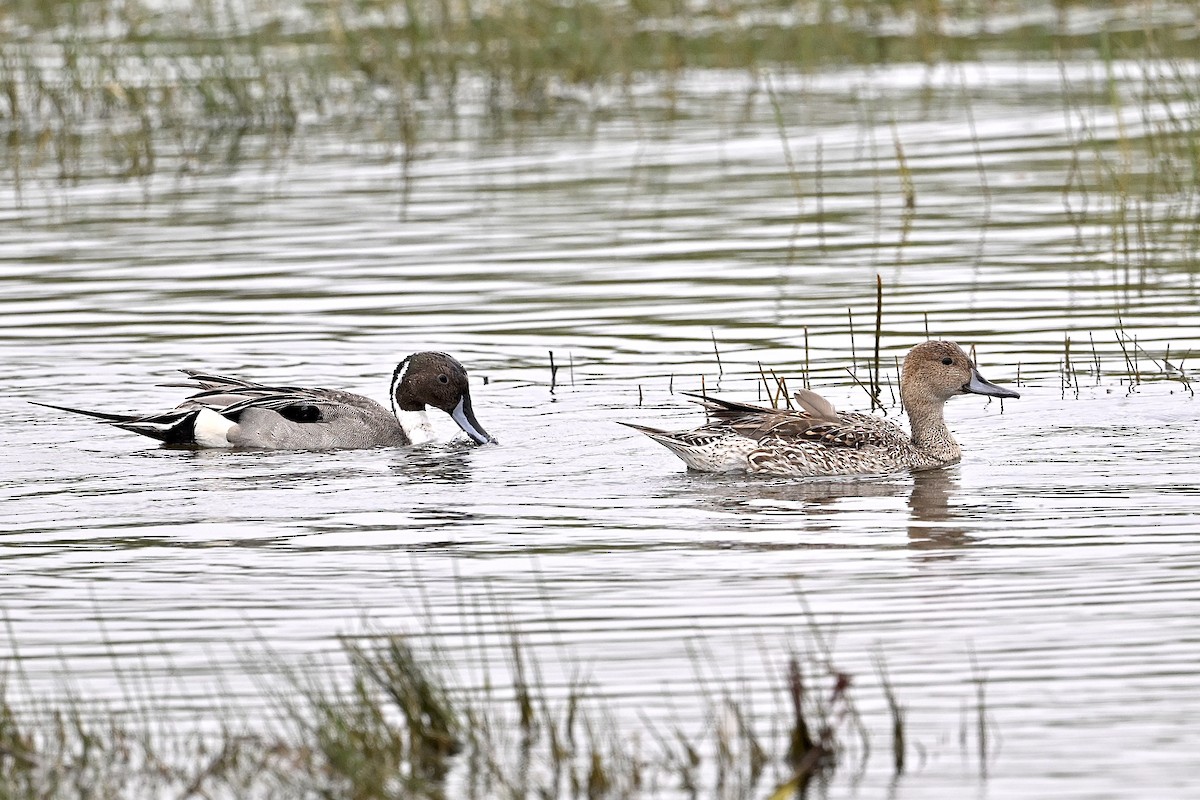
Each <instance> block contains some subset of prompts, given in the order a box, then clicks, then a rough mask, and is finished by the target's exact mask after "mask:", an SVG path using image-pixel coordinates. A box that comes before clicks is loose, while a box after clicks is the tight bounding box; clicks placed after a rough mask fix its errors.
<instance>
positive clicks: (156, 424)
mask: <svg viewBox="0 0 1200 800" xmlns="http://www.w3.org/2000/svg"><path fill="white" fill-rule="evenodd" d="M30 402H31V403H33V405H35V406H42V407H43V408H53V409H55V410H56V411H67V412H70V413H72V414H81V415H82V416H85V417H92V418H93V419H99V420H103V421H104V422H108V423H111V424H112V425H114V426H116V427H118V428H122V429H124V430H127V431H133V432H134V433H140V434H141V435H142V436H149V437H150V438H151V439H157V440H158V441H160V442H163V443H165V444H195V441H196V439H195V423H196V415H197V414H198V413H199V409H192V410H189V411H178V412H176V411H168V412H167V413H165V414H157V415H153V416H149V417H138V416H133V415H131V414H109V413H107V412H104V411H87V410H85V409H82V408H71V407H70V406H57V405H54V404H53V403H36V402H33V401H32V400H31V401H30Z"/></svg>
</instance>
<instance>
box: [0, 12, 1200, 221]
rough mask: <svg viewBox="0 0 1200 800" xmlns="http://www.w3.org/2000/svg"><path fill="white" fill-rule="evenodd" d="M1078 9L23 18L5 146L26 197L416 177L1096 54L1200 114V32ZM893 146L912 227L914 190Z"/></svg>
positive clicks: (5, 66) (6, 43) (1179, 143)
mask: <svg viewBox="0 0 1200 800" xmlns="http://www.w3.org/2000/svg"><path fill="white" fill-rule="evenodd" d="M1168 5H1170V4H1168ZM1178 5H1179V6H1180V8H1186V4H1184V3H1179V4H1178ZM1130 8H1131V9H1132V8H1133V5H1130ZM1074 10H1075V8H1074V6H1073V5H1072V4H1070V3H1064V4H1061V5H1060V6H1059V11H1060V14H1059V17H1058V19H1056V20H1055V21H1054V22H1053V23H1052V24H1050V25H1048V26H1047V25H1046V24H1045V23H1043V22H1041V21H1039V20H1035V19H1033V18H1029V19H1027V18H1026V17H1025V16H1023V15H1022V4H1020V3H1017V2H1015V0H1010V1H1009V2H1004V1H1002V2H996V3H988V4H979V3H974V2H966V1H965V0H963V1H962V2H940V3H934V4H931V3H929V2H927V0H895V1H894V2H890V3H877V2H868V1H867V0H843V1H842V2H839V3H827V2H823V0H804V1H803V2H800V3H798V4H794V5H791V6H788V7H786V8H785V7H783V6H779V5H778V4H775V3H771V2H766V1H765V0H739V1H738V2H734V3H714V4H703V3H702V4H700V5H694V4H693V5H683V4H680V3H678V2H675V0H637V2H607V0H573V2H567V3H563V2H555V0H521V1H520V2H517V0H501V2H496V3H483V2H477V0H465V2H455V3H451V2H446V1H445V0H407V1H406V2H395V3H388V2H384V3H379V2H374V0H332V1H331V2H328V3H320V4H312V5H305V4H295V3H286V2H281V1H280V0H199V2H190V3H182V2H179V3H172V2H168V3H165V4H162V3H148V2H141V0H130V1H129V2H124V3H118V4H110V3H105V2H101V0H71V1H70V2H62V1H61V0H23V1H21V2H15V3H11V4H9V7H8V9H7V15H8V16H7V17H6V19H7V20H8V24H7V30H6V36H5V38H4V40H3V44H0V127H3V129H4V131H5V136H6V150H7V151H8V152H9V158H8V160H9V162H10V164H11V165H12V166H11V167H10V169H11V170H12V171H13V172H14V174H15V175H16V176H17V177H18V179H20V178H22V177H24V176H25V175H26V174H27V173H29V172H30V171H37V170H38V169H40V168H44V167H45V166H48V165H53V166H54V167H56V171H57V177H58V179H60V180H63V181H71V180H79V179H81V178H83V177H87V176H90V175H92V174H95V173H96V172H97V171H98V170H97V167H95V166H90V164H91V162H92V161H93V160H99V161H100V162H101V164H102V165H103V166H102V167H100V168H99V171H101V172H103V174H106V175H109V176H116V177H124V178H141V177H145V176H148V175H150V174H153V173H154V172H156V171H158V170H162V169H170V170H181V169H182V170H186V169H197V168H199V167H201V166H203V165H205V164H208V163H213V162H218V163H220V162H222V161H229V160H232V159H238V158H250V157H254V156H263V157H270V156H271V155H272V154H274V153H277V152H278V151H280V150H283V151H286V149H287V142H289V141H290V140H291V138H292V137H293V136H295V135H296V134H297V133H300V132H303V130H304V129H305V128H306V126H309V125H313V124H324V125H332V126H336V127H338V128H340V129H342V130H349V131H353V130H366V131H370V133H371V135H372V136H375V137H380V138H382V139H383V140H385V141H392V142H395V143H396V144H397V145H399V146H401V147H402V148H403V150H404V153H405V154H406V157H408V158H411V157H412V154H413V150H414V149H415V148H416V147H417V146H418V145H419V144H420V143H421V142H423V141H428V140H430V139H431V138H434V137H436V136H437V135H438V134H437V130H436V129H437V128H438V127H439V126H442V125H445V124H447V121H449V123H450V124H454V123H453V121H454V120H456V119H460V118H462V117H464V116H466V117H476V118H482V119H486V120H489V129H490V130H491V131H493V132H498V133H500V134H501V135H503V134H504V132H505V131H507V130H511V129H513V128H514V127H516V128H519V127H522V126H525V125H528V124H536V123H537V122H538V121H539V120H543V119H545V118H546V117H548V116H551V115H558V114H566V115H574V114H582V115H584V116H595V115H603V114H605V113H608V109H610V108H613V107H624V108H632V107H638V106H642V107H656V108H658V109H659V110H660V111H661V113H662V114H664V115H665V116H666V117H668V118H669V117H671V116H672V115H674V114H676V113H678V111H677V108H676V100H677V96H678V85H679V82H680V79H681V77H682V76H683V75H684V74H685V73H687V72H689V71H696V70H705V69H721V70H733V71H741V72H744V73H746V74H747V75H750V76H752V77H753V80H752V85H753V86H754V87H762V86H765V88H766V90H767V94H768V96H769V99H770V101H771V102H772V103H773V104H775V105H776V108H777V109H778V104H779V102H780V98H779V96H778V94H777V92H776V91H775V89H774V86H773V84H772V82H771V79H770V76H771V74H772V73H799V74H804V73H807V72H811V71H813V70H816V69H819V68H821V67H822V66H825V65H831V64H832V65H840V64H846V63H857V64H882V63H895V62H918V63H925V64H933V63H939V62H954V61H962V60H967V59H972V60H973V59H978V58H980V57H981V56H982V55H983V54H984V53H992V54H995V53H1003V54H1006V55H1008V56H1015V57H1042V58H1048V57H1053V55H1054V54H1055V53H1080V52H1088V51H1091V52H1094V53H1097V54H1098V55H1099V56H1100V57H1101V58H1109V59H1110V60H1111V59H1116V58H1118V57H1119V58H1133V59H1140V60H1144V61H1147V62H1149V61H1151V60H1153V61H1154V63H1156V64H1159V63H1161V64H1163V65H1165V66H1163V67H1161V68H1160V69H1159V71H1158V72H1157V73H1156V77H1155V81H1154V83H1153V85H1152V86H1150V87H1148V89H1147V91H1146V93H1145V94H1144V96H1143V97H1142V98H1141V102H1142V103H1143V107H1144V108H1149V107H1151V106H1155V107H1157V106H1158V105H1163V104H1165V103H1168V104H1169V103H1173V102H1174V98H1177V97H1178V96H1179V95H1180V93H1181V92H1185V93H1186V92H1192V93H1193V95H1194V90H1193V89H1190V88H1189V87H1191V86H1192V85H1193V84H1194V81H1193V77H1194V76H1192V75H1191V71H1190V70H1189V69H1188V68H1186V66H1185V65H1186V64H1187V63H1188V62H1187V61H1186V59H1187V58H1188V57H1190V54H1191V49H1190V48H1191V47H1192V41H1191V39H1190V38H1189V33H1188V27H1187V25H1186V24H1183V23H1179V22H1173V21H1171V17H1170V16H1169V15H1165V14H1164V15H1162V16H1161V17H1157V16H1156V17H1152V18H1150V19H1149V21H1144V20H1143V21H1141V24H1140V25H1138V26H1129V25H1126V24H1124V17H1125V16H1126V13H1127V9H1125V8H1124V6H1123V4H1116V6H1115V7H1114V8H1113V9H1111V10H1110V19H1109V20H1107V21H1105V22H1102V23H1100V24H1099V26H1098V27H1094V28H1093V29H1091V30H1087V29H1083V30H1085V32H1083V33H1074V31H1077V30H1080V29H1081V28H1080V26H1079V25H1078V20H1076V19H1075V18H1074V16H1073V12H1074ZM1068 31H1071V32H1070V33H1068ZM648 90H649V91H648ZM751 91H752V92H756V91H758V89H757V88H755V89H752V90H751ZM1116 100H1117V98H1115V97H1114V101H1116ZM1172 107H1174V106H1172ZM1156 113H1157V112H1156ZM780 124H781V125H782V124H783V123H782V118H781V119H780ZM1194 125H1195V115H1194V114H1192V115H1189V114H1188V113H1184V110H1183V109H1179V110H1177V111H1176V112H1173V113H1169V114H1168V115H1167V116H1166V118H1165V119H1164V120H1162V123H1161V128H1160V131H1159V132H1158V133H1156V138H1161V139H1163V146H1161V147H1160V146H1159V145H1158V144H1154V145H1151V147H1152V149H1153V156H1155V157H1157V156H1160V155H1165V156H1168V157H1170V158H1187V159H1190V162H1191V164H1192V165H1193V166H1194V165H1195V164H1196V161H1197V158H1196V147H1197V145H1196V144H1195V137H1192V139H1191V143H1190V144H1188V143H1187V138H1186V134H1187V133H1188V132H1189V131H1191V129H1192V128H1193V127H1194ZM1084 138H1085V140H1086V135H1085V137H1084ZM893 144H894V147H895V153H896V156H897V159H898V162H899V169H898V175H899V176H900V184H901V185H902V191H903V194H904V197H905V204H906V206H907V207H909V209H910V210H911V209H912V208H913V207H914V206H915V204H916V194H915V188H914V186H913V183H912V179H911V178H912V176H911V174H910V173H909V172H908V170H907V166H906V165H905V161H904V151H903V148H902V146H901V142H900V141H899V139H898V138H895V137H894V142H893ZM243 148H250V150H249V151H248V152H247V151H243ZM791 166H792V167H794V166H795V165H794V164H793V165H791ZM791 171H792V173H793V175H795V170H794V169H792V170H791ZM1110 177H1111V178H1113V179H1119V178H1120V175H1118V174H1117V173H1116V172H1112V173H1110ZM1193 177H1194V176H1193ZM1162 179H1163V181H1166V180H1167V179H1166V175H1165V173H1164V174H1163V176H1162ZM1185 179H1186V176H1183V175H1180V176H1179V177H1178V178H1177V179H1176V180H1177V181H1179V182H1182V181H1184V180H1185ZM818 181H819V178H818ZM1193 183H1194V181H1193ZM801 188H802V186H801V183H800V182H797V184H796V191H797V194H798V196H799V194H800V192H801ZM1169 188H1170V187H1169V185H1168V184H1167V183H1156V184H1155V186H1154V190H1155V191H1167V190H1169ZM818 205H820V204H819V203H818ZM1137 211H1138V209H1137V208H1134V207H1123V208H1122V213H1126V214H1136V213H1137ZM1181 213H1182V212H1181Z"/></svg>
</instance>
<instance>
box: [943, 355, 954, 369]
mask: <svg viewBox="0 0 1200 800" xmlns="http://www.w3.org/2000/svg"><path fill="white" fill-rule="evenodd" d="M942 363H943V364H945V365H946V366H947V367H948V366H950V365H951V364H953V363H954V359H953V358H951V357H950V356H946V357H945V358H943V359H942Z"/></svg>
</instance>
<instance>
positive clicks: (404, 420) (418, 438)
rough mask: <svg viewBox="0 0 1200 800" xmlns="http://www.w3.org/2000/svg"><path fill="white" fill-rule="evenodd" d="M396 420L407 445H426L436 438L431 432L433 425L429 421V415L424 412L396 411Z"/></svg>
mask: <svg viewBox="0 0 1200 800" xmlns="http://www.w3.org/2000/svg"><path fill="white" fill-rule="evenodd" d="M396 419H397V420H399V421H400V427H401V428H403V429H404V435H405V436H407V437H408V443H409V444H426V443H428V442H432V441H433V440H434V439H436V438H437V436H436V434H434V432H433V425H432V424H431V423H430V421H429V415H428V414H426V413H425V410H424V409H422V410H420V411H401V410H400V409H399V408H397V409H396Z"/></svg>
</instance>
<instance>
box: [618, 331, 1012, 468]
mask: <svg viewBox="0 0 1200 800" xmlns="http://www.w3.org/2000/svg"><path fill="white" fill-rule="evenodd" d="M968 393H970V394H982V395H988V396H990V397H1020V395H1019V394H1017V393H1016V392H1014V391H1012V390H1011V389H1005V388H1003V387H1000V386H996V385H995V384H992V383H989V382H988V381H986V380H984V379H983V376H982V375H980V374H979V370H978V369H976V368H975V364H974V362H972V361H971V358H970V356H968V355H967V354H966V353H964V352H963V350H962V348H961V347H959V346H958V345H957V344H955V343H954V342H924V343H923V344H919V345H917V346H916V347H914V348H913V349H912V350H911V351H910V352H909V354H908V356H907V357H906V358H905V359H904V367H903V369H902V371H901V377H900V399H901V400H902V401H903V402H904V407H905V409H906V410H907V411H908V421H909V424H910V425H911V427H912V436H908V435H907V434H905V432H904V431H903V429H901V428H900V427H899V426H898V425H896V424H895V423H893V422H889V421H887V420H884V419H881V418H879V417H876V416H872V415H871V414H861V413H839V412H838V411H835V410H834V408H833V405H832V404H830V403H829V401H828V400H826V399H825V398H823V397H821V396H820V395H819V394H816V393H815V392H811V391H808V390H807V389H801V390H800V391H799V392H797V393H796V395H795V397H796V400H797V401H799V403H800V405H801V406H802V407H803V408H804V410H803V411H788V410H782V409H774V408H762V407H760V406H753V405H746V404H743V403H734V402H731V401H728V400H718V399H717V398H714V397H707V396H702V395H692V396H693V397H697V398H698V399H699V401H700V403H701V404H702V405H704V407H705V409H706V410H707V411H708V413H709V416H710V419H711V420H712V421H710V422H709V423H708V424H707V425H705V426H703V427H701V428H698V429H696V430H694V431H677V432H670V431H662V430H658V429H655V428H647V427H645V426H642V425H630V427H632V428H636V429H637V430H639V431H641V432H642V433H644V434H646V435H647V436H649V437H650V438H651V439H653V440H654V441H656V442H658V443H659V444H662V445H664V446H665V447H666V448H667V449H668V450H670V451H671V452H672V453H674V454H675V455H677V456H679V457H680V458H682V459H683V460H684V462H686V463H687V465H688V466H689V467H691V468H692V469H695V470H700V471H701V472H761V473H767V474H771V475H791V476H796V477H816V476H826V475H871V474H882V473H887V472H896V471H901V470H922V469H933V468H935V467H942V466H946V465H947V464H953V463H955V462H956V461H958V460H959V458H961V457H962V451H961V450H960V449H959V446H958V442H956V441H954V437H953V436H952V435H950V430H949V429H948V428H947V427H946V420H945V418H944V417H943V415H942V410H943V406H944V405H945V403H946V401H947V400H949V399H950V398H952V397H954V396H955V395H960V394H968ZM625 424H628V423H625Z"/></svg>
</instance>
